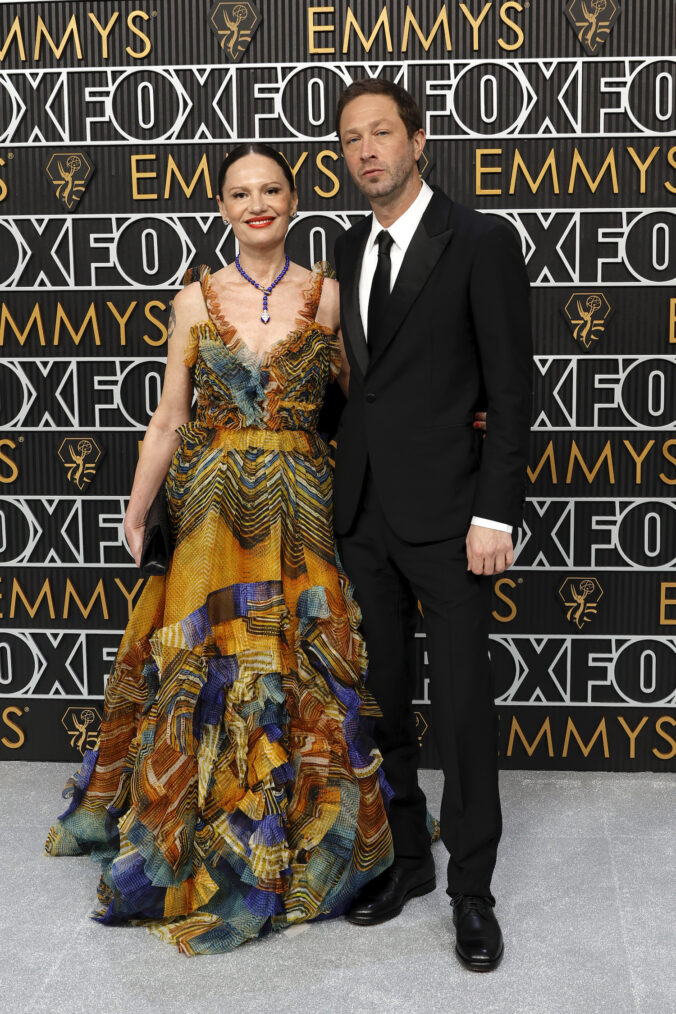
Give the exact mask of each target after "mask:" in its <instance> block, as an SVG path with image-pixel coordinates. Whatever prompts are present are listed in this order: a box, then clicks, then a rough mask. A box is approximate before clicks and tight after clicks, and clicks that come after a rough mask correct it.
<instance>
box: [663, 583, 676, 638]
mask: <svg viewBox="0 0 676 1014" xmlns="http://www.w3.org/2000/svg"><path fill="white" fill-rule="evenodd" d="M670 591H676V581H660V626H662V627H670V626H676V615H674V616H667V607H668V606H676V598H670V597H669V595H668V592H670Z"/></svg>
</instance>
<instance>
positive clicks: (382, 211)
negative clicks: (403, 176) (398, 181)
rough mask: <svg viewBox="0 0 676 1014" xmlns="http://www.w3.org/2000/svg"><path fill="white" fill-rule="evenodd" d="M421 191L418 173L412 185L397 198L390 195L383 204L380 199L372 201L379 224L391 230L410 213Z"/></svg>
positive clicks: (412, 180) (413, 178) (412, 179)
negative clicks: (391, 227) (402, 217)
mask: <svg viewBox="0 0 676 1014" xmlns="http://www.w3.org/2000/svg"><path fill="white" fill-rule="evenodd" d="M421 190H422V180H421V179H420V176H418V174H417V173H416V175H415V176H413V177H412V178H411V181H410V183H409V184H407V186H406V187H405V188H404V190H402V191H400V192H399V193H398V194H397V195H396V197H393V195H391V194H389V195H388V196H387V198H383V200H382V202H381V201H380V200H378V199H376V200H373V201H371V208H372V210H373V214H374V215H375V217H376V218H377V219H378V224H379V225H382V227H383V229H389V227H390V226H391V225H393V224H394V223H395V222H396V221H397V219H398V218H401V216H402V215H403V214H404V212H406V211H408V209H409V208H410V207H411V205H412V204H413V203H414V201H415V200H416V199H417V198H418V196H419V194H420V191H421Z"/></svg>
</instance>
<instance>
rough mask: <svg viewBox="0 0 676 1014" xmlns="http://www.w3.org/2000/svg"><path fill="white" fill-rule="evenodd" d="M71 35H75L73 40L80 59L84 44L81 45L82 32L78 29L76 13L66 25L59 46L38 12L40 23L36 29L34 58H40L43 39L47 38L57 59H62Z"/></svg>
mask: <svg viewBox="0 0 676 1014" xmlns="http://www.w3.org/2000/svg"><path fill="white" fill-rule="evenodd" d="M71 35H72V36H73V41H74V42H75V52H76V53H77V58H78V60H81V59H82V46H81V45H80V33H79V32H78V30H77V18H76V17H75V15H74V14H73V15H72V17H71V19H70V21H69V22H68V24H67V25H66V31H65V32H64V33H63V36H62V37H61V43H60V45H59V46H58V47H57V45H56V42H55V41H54V39H53V38H52V37H51V35H50V34H49V30H48V29H47V26H46V25H45V23H44V21H43V20H42V15H41V14H38V23H37V28H36V30H35V51H34V52H33V59H34V60H39V59H40V46H41V44H42V39H43V38H45V39H46V40H47V42H48V43H49V47H50V49H51V51H52V52H53V53H54V56H55V57H56V59H57V60H60V59H61V54H62V53H63V51H64V49H65V48H66V44H67V42H68V38H69V36H71Z"/></svg>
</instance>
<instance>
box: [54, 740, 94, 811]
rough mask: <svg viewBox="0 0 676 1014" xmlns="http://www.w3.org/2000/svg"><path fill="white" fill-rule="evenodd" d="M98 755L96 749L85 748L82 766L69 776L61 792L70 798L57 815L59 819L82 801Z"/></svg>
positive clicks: (66, 797) (75, 808) (65, 797)
mask: <svg viewBox="0 0 676 1014" xmlns="http://www.w3.org/2000/svg"><path fill="white" fill-rule="evenodd" d="M98 756H99V751H98V750H87V751H85V754H84V756H83V758H82V766H81V768H80V770H79V771H77V772H76V773H75V774H74V775H73V777H72V778H69V779H68V781H67V782H66V787H65V789H64V790H63V792H62V793H61V795H62V796H63V798H64V799H70V804H69V806H68V809H67V810H64V812H63V813H62V814H61V816H60V817H59V820H64V818H65V817H68V816H69V814H71V813H72V812H73V810H77V808H78V806H79V805H80V803H81V802H82V797H83V795H84V794H85V792H86V791H87V788H88V786H89V781H90V779H91V777H92V772H93V771H94V768H95V767H96V761H97V759H98Z"/></svg>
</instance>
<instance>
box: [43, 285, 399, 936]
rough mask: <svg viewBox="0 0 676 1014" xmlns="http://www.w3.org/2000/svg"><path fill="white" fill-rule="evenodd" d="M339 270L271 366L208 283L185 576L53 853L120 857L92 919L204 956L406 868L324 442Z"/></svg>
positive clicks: (176, 578)
mask: <svg viewBox="0 0 676 1014" xmlns="http://www.w3.org/2000/svg"><path fill="white" fill-rule="evenodd" d="M323 276H324V269H323V266H321V265H317V266H315V268H314V269H313V271H312V273H311V276H310V281H309V287H308V289H307V291H306V293H305V304H304V306H303V307H302V309H301V310H300V313H299V315H298V319H297V321H296V324H297V326H296V328H295V330H293V331H292V332H291V333H289V334H288V335H287V336H286V337H285V338H283V339H282V340H281V341H279V342H278V343H277V344H276V345H275V346H274V347H273V348H272V349H271V350H270V351H269V352H268V353H267V354H266V356H265V357H264V358H263V359H262V360H260V359H257V358H256V357H255V356H254V354H253V353H251V351H250V350H249V349H248V347H247V345H246V344H245V343H244V342H243V341H242V339H241V338H240V336H239V335H238V334H237V332H236V330H235V328H234V327H233V326H232V324H230V323H229V322H228V321H227V320H226V318H225V317H224V315H223V312H222V310H221V307H220V306H219V304H218V301H217V299H216V296H215V293H214V290H213V288H212V286H211V281H210V273H209V271H208V270H207V269H203V270H202V272H201V284H202V291H203V293H204V297H205V302H206V305H207V308H208V319H207V320H205V321H204V322H203V323H200V324H197V325H195V326H194V327H193V328H192V331H191V341H190V344H189V347H188V349H187V350H186V362H187V364H188V365H189V366H190V367H191V369H192V371H193V377H194V383H195V385H196V388H197V392H198V407H197V413H196V419H195V422H191V423H188V424H187V425H185V426H182V427H181V429H180V430H179V433H180V436H181V443H180V445H179V447H178V449H177V451H176V453H175V454H174V457H173V460H172V462H171V467H170V469H169V473H168V476H167V481H166V489H167V497H168V503H169V513H170V519H171V526H172V534H173V539H174V544H175V549H174V552H173V557H172V561H171V566H170V568H169V571H168V573H167V574H166V575H164V576H162V577H151V578H149V579H148V581H147V583H146V585H145V588H144V590H143V592H142V594H141V597H140V599H139V601H138V604H137V606H136V608H135V609H134V613H133V615H132V617H131V620H130V622H129V626H128V627H127V630H126V632H125V634H124V637H123V639H122V643H121V646H120V649H119V652H118V656H117V659H116V662H115V665H114V667H113V670H112V673H111V675H110V678H109V681H108V684H107V687H106V695H105V706H104V718H103V723H102V726H101V734H100V742H99V747H98V750H96V751H90V752H88V753H87V754H86V755H85V758H84V761H83V764H82V767H81V769H80V771H79V772H78V773H77V774H76V775H75V776H74V778H73V779H71V782H70V783H69V785H68V786H67V787H66V790H65V792H64V796H66V797H68V795H70V805H69V807H68V809H67V810H66V812H65V813H64V814H63V815H62V816H61V817H60V818H59V820H58V822H57V824H56V825H55V826H54V827H53V828H52V829H51V830H50V833H49V838H48V840H47V846H46V848H47V852H48V853H49V854H50V855H76V854H80V853H84V852H89V853H91V854H92V855H93V856H94V857H95V858H97V859H99V860H101V862H102V865H103V875H102V878H101V882H100V886H99V900H100V902H101V905H102V908H101V909H100V911H98V912H97V913H95V918H97V919H99V920H100V921H101V922H104V923H119V922H132V921H134V922H135V921H142V922H144V923H145V924H147V925H148V926H149V928H150V929H152V930H153V931H154V932H156V933H158V934H159V935H160V936H162V937H163V938H165V939H166V940H168V941H171V942H172V943H174V944H177V945H178V946H179V947H180V949H181V950H182V951H184V952H185V953H188V954H203V953H213V952H217V951H227V950H231V949H232V948H234V947H236V946H237V945H238V944H240V943H242V942H243V941H245V940H249V939H251V938H254V937H258V936H260V935H262V934H264V933H265V932H267V931H268V930H269V929H283V928H284V927H286V926H289V925H291V924H293V923H297V922H301V921H303V920H306V919H316V918H318V917H327V916H333V915H338V914H340V913H341V912H343V911H344V910H345V909H346V907H347V906H348V905H349V903H350V901H351V900H352V899H353V898H354V896H355V895H356V893H357V892H358V891H359V890H360V888H361V887H363V885H364V884H365V883H366V882H367V881H368V880H370V879H371V878H372V877H374V876H376V875H377V874H378V873H380V872H381V871H382V870H383V869H385V868H386V867H387V866H388V864H389V863H390V862H391V860H392V842H391V836H390V830H389V826H388V824H387V818H386V814H385V806H384V795H387V793H388V791H389V790H388V787H387V784H386V782H385V781H384V778H383V776H382V772H381V771H380V763H381V757H380V754H379V753H378V751H377V749H376V748H375V746H374V744H373V742H372V741H371V740H370V739H369V737H368V734H367V730H366V725H367V724H368V722H367V720H368V718H369V716H373V715H374V714H376V713H377V712H376V707H375V704H374V702H373V701H372V699H371V698H370V697H369V696H368V694H367V692H366V690H365V688H364V683H363V680H364V676H365V672H366V655H365V650H364V643H363V640H362V638H361V635H360V634H359V622H360V613H359V609H358V607H357V605H356V603H355V601H354V599H353V597H352V589H351V587H350V584H349V582H348V580H347V578H346V576H345V574H344V573H343V571H342V569H341V566H340V563H339V561H338V560H337V558H336V552H335V547H334V538H333V531H332V491H331V484H332V477H331V470H330V465H329V461H328V457H327V448H326V445H325V444H324V443H323V441H322V440H321V438H320V437H319V435H318V433H317V429H316V426H317V416H318V412H319V407H320V404H321V402H322V399H323V396H324V391H325V387H326V384H327V382H328V381H329V379H330V378H331V377H332V376H335V375H336V373H337V372H338V370H339V367H340V353H339V349H338V347H337V343H336V339H335V336H334V335H333V334H332V333H331V332H329V331H328V330H327V329H326V328H324V327H322V326H321V325H319V324H317V323H316V321H315V314H316V310H317V306H318V303H319V298H320V295H321V290H322V283H323Z"/></svg>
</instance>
